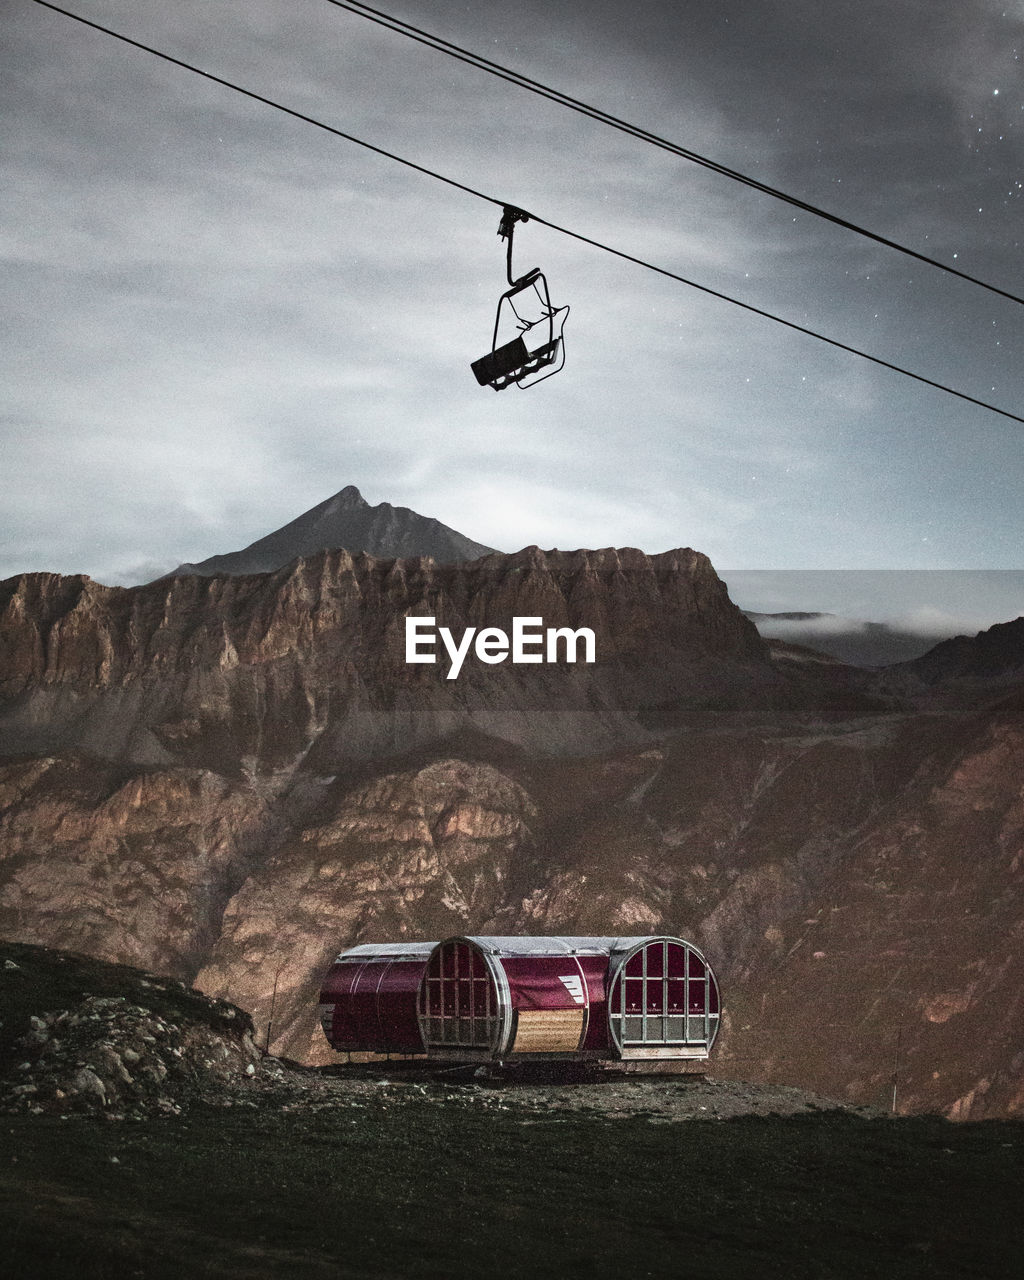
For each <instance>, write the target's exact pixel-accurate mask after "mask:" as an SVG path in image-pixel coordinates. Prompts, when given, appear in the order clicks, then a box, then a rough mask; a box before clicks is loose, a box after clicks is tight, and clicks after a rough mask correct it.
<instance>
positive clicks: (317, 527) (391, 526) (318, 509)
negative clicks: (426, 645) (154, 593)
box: [165, 484, 494, 578]
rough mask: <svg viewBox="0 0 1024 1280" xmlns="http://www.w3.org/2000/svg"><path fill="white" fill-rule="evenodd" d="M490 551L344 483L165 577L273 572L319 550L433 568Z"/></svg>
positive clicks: (453, 531)
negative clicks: (259, 533) (245, 539)
mask: <svg viewBox="0 0 1024 1280" xmlns="http://www.w3.org/2000/svg"><path fill="white" fill-rule="evenodd" d="M493 549H494V548H493V547H485V546H484V545H483V543H480V542H474V541H473V540H472V538H467V537H464V536H463V535H462V534H461V533H458V532H457V531H456V530H455V529H450V528H449V527H448V526H447V525H446V524H442V523H441V521H440V520H435V519H433V518H432V517H430V516H421V515H418V514H417V513H416V512H415V511H412V510H410V508H409V507H393V506H392V505H391V504H390V502H379V503H378V504H377V505H376V506H375V507H372V506H370V504H369V503H368V502H367V501H366V499H365V498H364V497H363V495H362V494H361V493H360V492H359V490H358V489H357V488H356V487H355V485H353V484H350V485H348V486H346V488H344V489H342V490H341V491H340V492H339V493H336V494H335V495H334V496H333V497H331V498H328V499H327V500H326V501H324V502H321V503H319V504H318V505H317V506H315V507H312V508H311V509H310V510H309V511H306V512H304V513H303V514H302V515H301V516H298V517H297V518H296V519H295V520H291V521H289V523H288V524H286V525H284V526H283V527H282V528H280V529H275V530H274V532H273V533H268V534H267V535H266V536H265V537H263V538H259V539H257V541H256V542H252V543H250V544H249V546H247V547H243V548H242V550H241V551H230V552H227V553H225V554H224V555H217V556H210V557H208V559H206V560H200V561H199V563H198V564H180V565H179V566H178V567H177V569H175V570H174V572H173V573H172V574H167V575H165V576H167V577H174V576H176V575H178V574H198V575H199V576H200V577H204V578H212V577H214V576H215V575H217V574H231V575H232V576H234V575H236V574H244V573H273V572H274V570H275V569H281V568H283V567H284V565H286V564H291V562H292V561H293V560H299V559H303V558H306V557H308V556H314V555H316V554H317V553H318V552H320V551H352V552H359V551H365V552H367V553H368V554H369V555H373V556H385V557H389V558H392V557H398V558H404V557H409V556H429V557H430V558H431V559H432V560H434V561H436V563H437V564H454V563H456V562H458V561H461V560H477V559H479V557H480V556H485V555H487V554H489V553H490V552H491V551H493Z"/></svg>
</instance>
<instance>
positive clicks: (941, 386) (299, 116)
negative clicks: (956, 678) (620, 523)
mask: <svg viewBox="0 0 1024 1280" xmlns="http://www.w3.org/2000/svg"><path fill="white" fill-rule="evenodd" d="M33 3H34V4H38V5H41V6H42V7H43V8H44V9H52V10H53V11H54V12H55V13H59V14H62V15H63V16H64V17H66V18H71V19H72V20H73V21H75V22H80V23H81V24H82V25H83V26H86V27H91V28H92V29H93V30H94V31H99V32H101V33H102V34H103V35H108V36H111V37H112V38H113V39H115V40H119V41H121V42H122V43H123V44H127V45H130V46H131V47H132V48H134V49H139V50H141V51H142V52H143V53H149V54H152V55H153V57H155V58H160V59H161V60H162V61H164V62H169V63H171V64H172V65H173V66H176V67H180V68H181V69H182V70H183V71H190V72H192V73H193V74H194V75H198V76H202V78H203V79H204V80H211V81H213V83H214V84H219V85H222V86H223V87H224V88H226V89H231V90H233V91H234V92H235V93H240V94H242V95H243V96H244V97H246V98H251V99H253V100H254V101H256V102H261V103H263V105H264V106H268V107H273V108H274V109H275V110H276V111H281V112H283V113H284V114H285V115H288V116H292V117H293V118H294V119H296V120H301V121H302V122H303V123H305V124H310V125H313V126H314V127H316V128H317V129H322V130H324V131H325V132H326V133H330V134H333V135H334V136H335V137H337V138H342V139H344V140H345V141H346V142H353V143H355V144H356V145H357V146H360V147H364V148H365V149H366V150H367V151H372V152H373V153H374V154H375V155H379V156H383V157H384V158H385V159H387V160H394V161H395V162H396V163H397V164H401V165H405V167H406V168H408V169H413V170H414V171H415V172H416V173H421V174H423V175H424V176H426V177H428V178H434V179H436V180H437V181H438V182H443V183H445V184H446V185H447V186H449V187H454V188H456V190H458V191H462V192H465V194H467V195H471V196H475V197H476V198H477V199H478V200H484V201H486V202H487V203H488V204H493V205H497V206H498V207H499V208H505V207H507V206H508V204H509V202H508V201H506V200H501V199H499V198H498V197H496V196H490V195H487V193H486V192H483V191H478V190H477V189H476V188H475V187H471V186H468V185H467V184H466V183H464V182H458V181H457V180H456V179H455V178H449V177H446V176H445V175H444V174H442V173H438V172H437V171H436V170H435V169H430V168H428V167H427V166H426V165H422V164H417V163H415V161H413V160H407V159H405V157H404V156H400V155H397V154H396V153H395V152H393V151H387V150H385V148H383V147H378V146H375V145H374V144H373V143H372V142H366V141H365V140H364V139H362V138H357V137H356V136H355V134H352V133H346V132H345V131H344V130H342V129H336V128H335V127H334V125H330V124H327V123H325V122H324V121H323V120H318V119H317V118H316V117H315V116H310V115H306V114H305V113H304V112H302V111H296V110H295V109H294V108H292V107H287V106H285V105H284V104H283V103H280V102H277V101H275V99H273V98H268V97H266V96H265V95H263V94H261V93H256V92H255V91H254V90H252V89H246V88H245V87H244V86H242V85H239V84H236V83H235V82H234V81H232V80H226V79H224V78H223V77H222V76H217V75H214V74H213V73H212V72H210V71H204V70H203V69H202V68H201V67H197V66H194V65H193V64H192V63H190V62H185V61H183V60H182V59H181V58H175V57H173V56H172V55H171V54H169V53H164V52H162V51H161V50H160V49H155V48H154V47H153V46H152V45H148V44H143V43H142V42H141V41H139V40H134V39H132V38H131V37H130V36H126V35H123V34H122V33H121V32H120V31H115V30H114V29H113V28H112V27H105V26H103V25H102V24H101V23H98V22H94V21H93V20H92V19H91V18H84V17H82V15H81V14H78V13H73V12H72V11H71V10H70V9H63V8H61V6H60V5H56V4H52V3H51V2H50V0H33ZM529 216H530V217H531V218H532V219H533V221H534V222H538V223H540V225H541V226H544V227H547V228H548V229H549V230H551V231H557V232H559V234H561V235H564V236H569V237H570V238H571V239H573V240H578V241H580V242H581V243H582V244H586V245H590V246H591V247H592V248H594V249H601V250H603V251H604V252H605V253H610V254H612V255H613V256H614V257H616V258H621V259H622V260H623V261H625V262H631V263H633V264H634V265H635V266H638V267H644V268H645V269H646V270H648V271H653V272H656V273H657V274H658V275H661V276H665V277H667V278H668V279H669V280H675V281H677V282H678V283H679V284H685V285H688V286H689V287H690V288H691V289H697V290H699V291H700V292H701V293H706V294H708V295H709V296H710V297H712V298H718V299H720V300H721V301H723V302H729V303H731V304H732V305H733V306H736V307H741V308H742V309H743V310H744V311H749V312H751V313H752V314H754V315H757V316H761V317H763V318H764V319H766V320H772V321H774V322H775V323H776V324H781V325H784V326H785V327H786V328H787V329H793V330H795V331H796V332H797V333H802V334H805V335H806V336H807V337H809V338H816V339H817V340H818V341H819V342H824V343H827V344H828V345H829V346H831V347H835V348H837V349H838V350H840V351H846V352H848V353H849V354H850V355H855V356H859V357H860V358H861V359H862V360H869V361H871V363H872V364H876V365H880V366H881V367H882V368H883V369H890V370H892V371H893V372H894V373H899V374H902V375H903V376H904V377H907V378H912V379H913V380H914V381H915V382H920V383H923V384H924V385H925V386H927V387H934V388H935V389H936V390H938V391H944V392H945V393H946V394H947V395H951V396H956V398H957V399H958V400H965V401H967V403H968V404H973V405H977V406H978V407H979V408H981V409H988V410H989V412H991V413H997V414H999V415H1000V417H1003V418H1009V419H1011V420H1012V421H1013V422H1019V423H1021V424H1024V417H1021V416H1020V415H1019V414H1016V413H1011V412H1010V411H1009V410H1008V409H1001V408H1000V407H999V406H998V405H994V404H991V403H989V402H988V401H987V400H979V399H978V398H977V397H975V396H971V395H968V394H967V393H966V392H965V391H958V390H957V389H956V388H955V387H950V386H948V385H947V384H946V383H943V382H937V381H935V380H934V379H933V378H926V377H925V376H924V375H923V374H920V373H914V372H913V371H912V370H910V369H906V368H904V367H903V366H902V365H898V364H894V363H893V362H892V361H890V360H883V359H882V358H881V356H874V355H871V354H870V353H869V352H867V351H863V350H861V349H860V348H859V347H854V346H850V345H849V344H848V343H845V342H840V341H839V340H838V339H836V338H830V337H828V336H827V335H826V334H823V333H819V332H818V331H817V330H815V329H810V328H808V327H806V326H805V325H801V324H797V323H796V322H795V321H793V320H786V319H785V318H784V317H782V316H778V315H775V314H774V313H773V312H771V311H766V310H764V309H763V308H761V307H756V306H754V305H753V303H750V302H743V301H741V300H740V299H739V298H734V297H732V296H731V295H730V294H727V293H723V292H721V291H720V290H718V289H712V288H711V287H710V286H709V285H705V284H700V283H699V282H698V281H696V280H690V279H688V278H687V277H686V276H682V275H679V274H678V273H677V272H675V271H670V270H669V269H668V268H667V267H659V266H656V265H655V264H654V263H651V262H647V261H646V260H645V259H644V258H639V257H636V256H635V255H633V254H631V253H626V252H625V251H624V250H622V249H616V248H614V247H613V246H612V245H608V244H604V243H603V242H602V241H600V240H595V239H593V238H592V237H591V236H586V235H583V234H582V233H581V232H579V231H573V230H571V229H570V228H569V227H563V226H560V225H559V224H558V223H556V222H551V221H549V220H548V219H546V218H544V217H542V216H540V215H539V214H536V213H532V212H531V213H530V215H529Z"/></svg>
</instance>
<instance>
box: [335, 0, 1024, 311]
mask: <svg viewBox="0 0 1024 1280" xmlns="http://www.w3.org/2000/svg"><path fill="white" fill-rule="evenodd" d="M327 3H328V4H330V5H333V6H334V7H335V8H336V9H347V10H348V11H349V12H350V13H352V14H354V15H356V16H357V17H360V18H366V19H367V20H368V21H370V22H375V23H376V24H377V25H378V26H381V27H385V28H387V29H388V30H389V31H394V32H395V33H396V34H398V35H403V36H408V37H409V38H410V39H411V40H415V41H417V43H419V44H423V45H427V46H428V47H429V48H431V49H436V50H437V51H438V52H439V53H443V54H446V55H447V56H448V57H450V58H455V59H457V60H458V61H459V62H465V63H468V64H469V65H470V66H474V67H477V68H478V69H479V70H481V71H486V72H487V73H488V74H490V75H494V76H497V77H499V78H500V79H502V80H506V81H508V82H509V83H510V84H514V85H518V86H519V88H521V89H526V90H527V91H528V92H530V93H535V94H537V95H539V96H540V97H542V98H547V99H548V100H549V101H551V102H555V103H558V104H559V105H560V106H563V107H568V108H569V110H571V111H576V112H578V113H579V114H581V115H585V116H589V117H590V118H591V119H592V120H597V121H599V122H600V123H601V124H605V125H608V126H609V128H612V129H618V130H619V132H620V133H626V134H629V135H630V136H631V137H634V138H637V139H639V140H640V141H641V142H647V143H650V145H651V146H654V147H660V148H661V149H662V150H663V151H668V152H671V154H672V155H676V156H680V157H681V158H682V159H684V160H689V161H692V163H694V164H697V165H701V166H702V167H703V168H705V169H710V170H711V171H712V172H713V173H717V174H721V176H722V177H725V178H731V179H732V180H733V181H735V182H740V183H742V184H743V185H744V186H746V187H750V188H751V189H752V190H754V191H760V192H761V193H762V194H763V195H767V196H771V197H772V198H773V199H776V200H781V201H783V202H784V203H785V204H788V205H791V206H792V207H793V208H794V209H799V210H801V211H802V212H803V213H809V214H812V215H813V216H814V217H816V218H822V219H824V220H825V221H826V222H831V223H833V224H834V225H835V226H837V227H842V228H843V229H844V230H846V231H852V232H854V233H855V234H856V235H859V236H864V237H865V238H866V239H868V240H873V241H874V242H875V243H876V244H881V245H884V246H885V247H886V248H887V249H894V250H896V252H898V253H902V254H905V255H906V256H907V257H909V258H913V259H915V260H916V261H917V262H923V263H926V264H927V265H928V266H930V267H937V268H938V270H940V271H945V272H946V273H948V274H949V275H952V276H958V277H959V278H960V279H961V280H967V281H968V282H969V283H971V284H974V285H978V286H979V288H982V289H987V290H988V291H989V292H990V293H995V294H998V295H999V297H1001V298H1008V299H1009V300H1010V301H1011V302H1016V303H1018V304H1020V305H1021V306H1024V297H1020V296H1018V295H1017V294H1015V293H1011V292H1010V291H1009V290H1007V289H1001V288H1000V287H999V286H998V285H994V284H989V283H988V282H987V281H985V280H980V279H978V277H977V276H972V275H970V274H969V273H968V272H966V271H961V270H960V269H959V268H958V267H952V266H950V265H949V264H948V263H946V262H940V261H939V259H938V258H930V257H928V255H927V254H924V253H918V251H917V250H916V249H911V248H910V247H909V246H908V245H905V244H900V243H899V242H898V241H896V240H890V239H889V238H888V237H886V236H883V235H879V234H878V233H877V232H875V231H871V230H869V229H868V228H867V227H863V226H860V225H859V224H858V223H856V222H851V221H849V219H847V218H843V217H841V216H840V215H839V214H836V213H830V212H829V211H828V210H827V209H822V208H820V207H819V206H818V205H814V204H811V203H810V202H809V201H807V200H801V199H800V198H799V196H792V195H789V194H788V193H787V192H785V191H781V190H780V189H779V188H778V187H772V186H769V185H768V183H766V182H761V181H760V180H759V179H758V178H752V177H751V176H750V175H749V174H745V173H741V172H740V171H739V170H738V169H731V168H729V166H728V165H724V164H721V163H720V162H719V161H717V160H712V159H710V158H709V157H708V156H704V155H701V154H700V153H699V152H696V151H691V150H690V149H689V148H688V147H683V146H681V145H680V144H678V143H675V142H672V141H671V140H670V139H668V138H663V137H661V136H660V135H658V134H656V133H651V132H650V131H648V130H647V129H644V128H642V127H641V126H640V125H635V124H630V123H629V122H628V121H627V120H622V119H620V118H619V117H618V116H614V115H612V114H611V113H610V112H608V111H603V110H602V109H601V108H600V107H595V106H592V105H591V104H590V103H588V102H583V101H582V100H581V99H579V98H573V97H571V96H570V95H569V94H567V93H563V92H562V91H561V90H560V89H553V88H551V86H550V85H546V84H542V83H541V82H540V81H539V80H533V79H531V78H530V77H529V76H526V75H523V74H522V73H521V72H519V71H515V70H513V69H512V68H511V67H506V66H503V65H502V64H501V63H498V62H492V61H491V59H490V58H485V57H483V55H482V54H478V53H473V52H472V50H469V49H464V48H462V46H461V45H457V44H452V43H451V41H449V40H444V39H442V38H441V37H440V36H435V35H432V34H431V33H430V32H429V31H424V30H423V29H422V28H421V27H416V26H413V25H412V23H409V22H404V21H403V20H402V19H401V18H395V17H392V16H391V14H388V13H384V12H383V11H382V10H380V9H374V8H371V6H370V5H368V4H362V3H361V2H360V0H327Z"/></svg>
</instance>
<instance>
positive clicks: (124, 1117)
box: [0, 945, 1024, 1280]
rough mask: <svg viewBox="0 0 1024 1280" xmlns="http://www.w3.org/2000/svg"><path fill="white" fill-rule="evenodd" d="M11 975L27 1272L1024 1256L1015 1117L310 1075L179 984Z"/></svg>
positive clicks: (184, 1278)
mask: <svg viewBox="0 0 1024 1280" xmlns="http://www.w3.org/2000/svg"><path fill="white" fill-rule="evenodd" d="M0 971H2V972H0V997H2V1004H3V1017H4V1025H3V1026H2V1027H0V1275H3V1276H5V1277H6V1276H11V1277H13V1278H14V1280H36V1278H39V1280H46V1278H48V1277H61V1278H63V1277H75V1278H76V1280H100V1278H101V1277H102V1278H104V1280H126V1278H130V1277H144V1278H147V1280H148V1278H149V1277H154V1278H158V1277H168V1278H171V1277H173V1278H174V1280H191V1278H192V1277H253V1278H259V1280H263V1278H264V1277H291V1276H295V1277H300V1276H301V1277H318V1276H332V1277H359V1278H360V1280H363V1278H367V1280H375V1278H381V1280H383V1278H385V1277H387V1278H389V1280H390V1278H395V1280H404V1278H405V1277H410V1278H415V1280H419V1278H426V1277H431V1278H435V1277H436V1278H437V1280H442V1278H444V1280H447V1278H449V1277H453V1278H455V1277H467V1280H468V1278H472V1280H476V1278H478V1277H513V1276H515V1277H532V1276H539V1277H574V1276H581V1277H582V1276H585V1277H593V1278H595V1280H600V1278H602V1277H613V1276H614V1277H615V1278H616V1280H633V1278H634V1277H648V1276H654V1277H663V1276H664V1277H687V1280H690V1278H692V1280H703V1278H705V1277H707V1278H711V1277H715V1278H720V1280H743V1278H745V1277H752V1278H754V1277H756V1278H758V1280H760V1278H761V1277H786V1278H787V1280H793V1278H796V1277H807V1278H808V1280H830V1278H833V1277H835V1278H838V1277H842V1278H844V1280H847V1278H848V1280H870V1278H871V1277H879V1278H880V1280H882V1278H884V1280H893V1278H896V1280H898V1278H901V1277H938V1276H942V1277H946V1276H950V1277H953V1276H958V1277H968V1276H973V1277H993V1278H998V1280H1004V1278H1009V1277H1016V1276H1018V1275H1022V1274H1024V1212H1022V1207H1024V1123H1022V1122H1016V1121H1015V1122H997V1121H987V1122H984V1123H981V1124H963V1125H954V1124H950V1123H949V1122H947V1121H944V1120H941V1119H938V1118H933V1117H916V1118H906V1117H904V1118H899V1119H890V1118H888V1117H886V1116H882V1115H877V1114H876V1115H872V1114H871V1113H869V1112H865V1111H851V1110H843V1109H838V1108H836V1109H832V1108H830V1105H829V1104H827V1103H825V1102H823V1101H822V1100H821V1099H817V1098H814V1097H812V1096H810V1095H807V1094H803V1093H800V1092H799V1091H797V1090H794V1089H779V1088H768V1087H761V1086H756V1085H744V1084H738V1083H736V1082H715V1081H713V1080H708V1081H701V1080H699V1079H688V1078H685V1077H684V1078H677V1079H671V1080H654V1079H651V1080H606V1079H602V1080H585V1079H584V1080H577V1081H574V1082H563V1083H552V1082H551V1081H550V1080H534V1081H532V1082H525V1081H522V1080H516V1081H505V1082H495V1081H489V1080H481V1079H476V1078H475V1077H473V1076H472V1075H469V1074H465V1073H464V1074H461V1075H460V1074H459V1073H448V1074H444V1073H441V1074H437V1073H434V1074H429V1073H427V1072H425V1071H423V1070H421V1069H414V1070H407V1071H404V1072H402V1071H397V1070H395V1069H394V1068H391V1069H388V1068H385V1067H381V1068H379V1069H363V1070H358V1069H356V1070H352V1069H350V1070H346V1071H340V1070H339V1071H335V1072H334V1073H333V1074H331V1073H323V1072H314V1071H309V1070H300V1069H294V1068H292V1067H290V1066H289V1065H288V1064H281V1063H277V1062H276V1061H275V1060H273V1059H262V1058H260V1056H259V1054H258V1052H254V1046H253V1044H252V1039H251V1035H249V1034H248V1033H247V1031H246V1030H245V1027H244V1026H241V1025H239V1024H241V1023H243V1022H244V1021H245V1019H244V1015H238V1014H237V1012H236V1011H230V1013H229V1011H228V1010H227V1008H226V1007H225V1006H222V1005H219V1004H216V1003H214V1002H209V1001H205V1000H204V999H203V998H202V997H197V996H196V995H195V993H189V992H187V991H186V990H185V989H184V988H182V987H181V986H180V984H173V983H170V982H168V981H167V980H163V979H156V978H154V977H153V976H152V975H140V974H139V973H138V971H135V970H121V969H116V968H113V967H110V966H97V964H96V963H95V962H84V961H81V960H80V958H77V957H69V956H64V955H61V954H60V953H55V952H43V951H42V950H41V949H33V948H25V947H18V948H14V947H12V946H10V945H8V946H7V947H3V946H2V945H0ZM118 991H122V992H126V993H127V994H126V995H125V996H121V997H118V996H117V995H116V994H115V993H116V992H118ZM143 1000H144V1001H145V1002H146V1003H145V1004H142V1003H141V1002H142V1001H143ZM32 1010H35V1011H36V1012H35V1013H33V1012H32ZM44 1014H45V1017H44V1016H42V1015H44ZM26 1033H27V1034H26ZM126 1068H130V1070H129V1069H126ZM250 1068H251V1070H250ZM83 1072H85V1073H86V1074H85V1075H83V1074H82V1073H83ZM101 1081H102V1082H103V1085H104V1088H103V1090H100V1089H99V1082H101Z"/></svg>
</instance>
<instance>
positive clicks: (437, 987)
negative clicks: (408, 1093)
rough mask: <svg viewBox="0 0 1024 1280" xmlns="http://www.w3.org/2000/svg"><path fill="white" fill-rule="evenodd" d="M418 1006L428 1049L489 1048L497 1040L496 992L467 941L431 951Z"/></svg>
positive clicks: (477, 954)
mask: <svg viewBox="0 0 1024 1280" xmlns="http://www.w3.org/2000/svg"><path fill="white" fill-rule="evenodd" d="M419 1004H420V1008H419V1015H420V1027H421V1029H422V1033H423V1040H424V1043H425V1044H426V1045H428V1046H430V1047H435V1048H440V1049H443V1048H448V1047H451V1048H455V1047H459V1048H469V1049H490V1048H492V1046H493V1045H494V1044H495V1043H496V1041H497V1037H498V1029H499V1017H498V1000H497V992H496V990H495V987H494V982H493V979H492V978H491V975H490V973H489V972H488V970H487V963H486V961H485V959H484V957H483V955H482V954H481V952H480V951H479V949H478V948H477V947H474V946H472V945H471V944H470V943H468V942H447V943H445V944H444V946H441V947H438V948H437V949H436V950H435V951H434V953H433V954H432V955H431V957H430V962H429V964H428V965H427V971H426V974H425V975H424V978H423V984H422V986H421V988H420V997H419Z"/></svg>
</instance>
